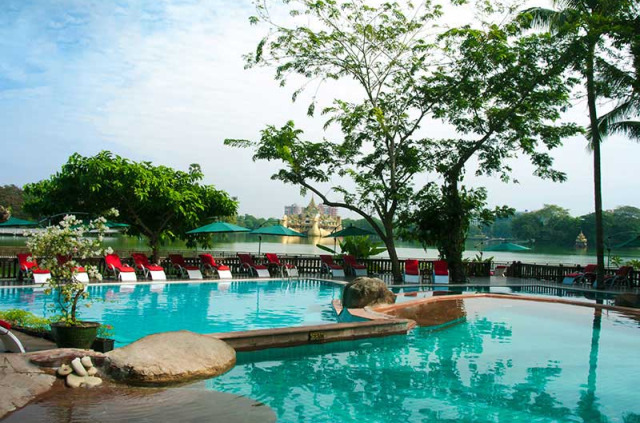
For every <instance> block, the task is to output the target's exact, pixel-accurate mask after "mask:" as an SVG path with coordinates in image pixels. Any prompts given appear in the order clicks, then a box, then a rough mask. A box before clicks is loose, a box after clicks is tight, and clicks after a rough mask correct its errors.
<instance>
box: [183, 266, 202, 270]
mask: <svg viewBox="0 0 640 423" xmlns="http://www.w3.org/2000/svg"><path fill="white" fill-rule="evenodd" d="M182 267H184V268H185V269H186V270H200V268H199V267H198V266H182Z"/></svg>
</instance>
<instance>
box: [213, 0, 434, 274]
mask: <svg viewBox="0 0 640 423" xmlns="http://www.w3.org/2000/svg"><path fill="white" fill-rule="evenodd" d="M283 3H284V4H285V5H286V7H287V9H288V10H289V12H290V14H291V15H292V16H293V17H294V19H293V22H294V24H293V25H292V26H291V27H287V26H285V25H282V24H280V23H277V22H274V21H273V20H272V15H271V14H270V11H269V10H268V8H267V7H266V5H265V3H264V2H260V1H258V2H256V7H257V12H258V14H257V16H256V17H254V18H253V19H252V22H253V23H264V24H266V25H267V26H268V27H269V29H270V30H269V33H268V35H267V36H266V37H265V38H264V39H263V40H261V41H260V42H259V43H258V46H257V48H256V51H255V53H253V54H250V55H247V56H246V60H247V66H249V67H253V66H266V67H271V68H274V70H275V78H276V80H278V81H280V83H281V85H285V84H286V83H287V82H288V81H290V80H291V79H292V78H293V77H302V78H303V80H304V82H303V85H302V86H301V87H299V88H298V89H296V90H295V91H294V93H293V100H294V101H295V100H296V99H298V97H299V95H300V94H301V93H302V91H304V89H305V88H309V87H310V86H311V87H313V86H315V89H316V90H318V89H320V87H322V86H323V84H325V83H327V82H331V81H335V80H344V81H348V82H350V83H352V85H353V86H354V87H356V88H357V90H358V94H355V97H354V98H335V99H334V101H333V102H332V104H330V105H329V106H328V107H325V108H323V110H322V114H323V116H325V118H326V121H325V125H326V126H329V125H338V126H339V128H340V129H341V132H342V135H343V138H342V139H341V140H333V141H327V140H324V141H319V142H312V141H308V140H305V139H304V137H303V132H302V131H301V130H300V129H298V128H296V127H295V125H294V123H293V122H287V123H286V124H285V125H283V126H275V125H270V126H268V127H267V128H266V129H265V130H263V131H262V134H261V138H260V140H259V141H248V140H237V139H229V140H226V141H225V143H226V144H227V145H233V146H239V147H252V148H254V149H255V152H256V153H255V155H254V160H269V161H271V160H273V161H279V162H281V163H282V164H283V167H282V169H281V170H280V171H278V172H277V173H276V174H275V175H273V178H274V179H278V180H281V181H283V182H285V183H291V184H294V185H298V186H300V187H301V189H302V190H303V191H306V190H310V191H312V192H314V193H315V194H316V195H318V196H319V197H320V198H321V199H322V202H323V203H324V204H326V205H330V206H335V207H342V208H345V209H348V210H351V211H353V212H355V213H357V214H359V215H360V216H362V217H363V218H364V219H366V220H367V222H368V223H369V224H370V225H371V226H372V227H373V228H374V230H375V231H376V232H377V234H378V235H379V236H380V238H381V239H382V240H383V242H384V243H385V245H386V246H387V248H388V250H389V254H390V257H391V258H392V261H394V263H395V264H394V269H395V273H397V275H396V276H398V277H400V267H399V265H398V263H397V257H396V253H395V247H394V236H393V231H394V220H395V218H396V216H397V212H398V211H399V209H401V208H403V207H406V205H407V204H408V203H409V202H410V200H411V198H412V195H413V192H414V187H413V180H412V179H413V176H414V175H415V174H417V173H420V172H422V171H425V170H426V169H427V164H426V162H425V150H424V148H423V143H424V140H423V139H422V138H421V137H420V136H418V135H417V130H418V129H419V128H420V126H421V124H422V123H423V120H424V119H425V117H426V116H427V115H428V114H429V112H430V110H431V108H432V107H433V104H434V102H435V101H436V99H434V98H432V97H431V96H430V94H429V92H428V91H427V90H425V89H424V87H425V86H428V85H429V84H428V82H429V78H431V70H430V69H431V67H432V62H433V60H434V57H433V56H432V54H431V50H432V47H433V46H432V44H431V42H433V41H434V38H433V36H432V34H429V30H430V29H431V27H432V23H433V22H435V21H436V20H437V18H439V17H440V16H441V11H440V7H439V6H434V5H433V4H431V2H421V3H420V4H419V5H417V6H414V5H413V4H411V3H408V2H407V3H403V4H400V3H398V2H384V3H380V4H377V5H375V6H373V5H371V4H369V3H370V2H367V1H365V0H352V1H344V0H342V1H312V0H297V1H283ZM297 80H298V81H299V78H298V79H297ZM315 109H316V100H315V97H313V98H312V100H311V104H310V106H309V108H308V112H309V114H310V115H313V114H315ZM337 177H343V178H346V179H347V180H348V181H349V182H348V183H345V184H344V185H335V186H333V187H332V189H331V192H330V193H327V191H326V189H324V188H320V187H321V185H322V184H323V183H328V182H330V181H331V182H333V181H335V180H336V179H337ZM350 185H353V186H355V188H348V187H349V186H350ZM376 217H377V218H379V219H380V220H379V221H378V220H376Z"/></svg>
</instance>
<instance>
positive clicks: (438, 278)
mask: <svg viewBox="0 0 640 423" xmlns="http://www.w3.org/2000/svg"><path fill="white" fill-rule="evenodd" d="M131 258H132V259H133V262H134V266H133V267H132V266H129V265H128V264H125V263H122V261H121V260H120V257H119V256H118V255H117V254H109V255H107V256H106V257H105V264H106V269H107V271H109V272H111V273H112V274H113V276H114V277H115V278H116V279H117V280H120V281H123V282H132V281H136V280H137V275H141V276H142V277H144V278H146V279H151V280H166V279H167V276H166V274H165V271H164V268H163V267H162V266H159V265H157V264H152V263H150V262H149V258H148V257H147V255H146V254H143V253H133V254H131ZM199 258H200V266H194V265H189V264H187V263H186V261H185V259H184V257H183V256H182V255H181V254H169V260H170V261H171V265H172V267H173V268H174V269H175V270H176V271H177V272H178V273H179V274H180V275H181V277H183V278H185V279H203V273H205V274H206V273H209V274H214V275H217V276H218V278H220V279H230V278H232V277H233V275H232V274H231V269H230V268H229V267H228V266H226V265H224V264H221V263H217V262H216V261H215V259H214V258H213V256H212V255H211V254H200V255H199ZM238 258H239V259H240V263H241V266H242V268H243V269H245V270H246V271H248V272H249V273H250V274H251V275H252V276H256V277H260V278H261V277H269V276H270V275H271V274H279V275H281V276H288V277H297V276H299V273H298V269H297V267H296V266H294V265H293V264H291V263H282V262H281V261H280V259H279V257H278V255H277V254H271V253H267V254H265V258H266V260H267V263H266V264H267V265H266V266H265V265H262V264H257V263H255V262H254V260H253V258H252V257H251V255H250V254H241V253H238ZM70 259H71V258H70V257H62V256H59V257H58V261H59V262H60V263H65V262H67V261H69V260H70ZM320 260H321V263H322V266H321V271H322V273H327V274H329V275H331V276H332V277H344V276H345V270H346V272H347V274H350V275H353V276H366V275H367V274H368V270H367V266H365V265H364V264H362V263H358V262H357V261H356V258H355V257H354V256H352V255H349V254H345V255H344V256H343V262H344V267H343V266H341V265H339V264H337V263H335V262H334V260H333V257H332V256H330V255H320ZM18 262H19V265H20V272H21V273H22V276H23V277H27V275H28V274H29V273H30V274H32V275H33V278H34V282H35V283H46V281H47V280H48V279H49V278H50V277H51V273H50V272H49V270H46V269H40V268H39V267H38V263H37V262H36V260H34V259H33V258H31V254H18ZM418 265H419V262H418V260H406V261H405V275H404V281H405V283H420V282H421V280H422V275H421V273H420V270H419V268H418ZM75 270H76V278H77V279H78V280H79V281H81V282H83V283H89V276H88V275H87V272H86V270H85V269H84V268H83V267H76V269H75ZM448 275H449V272H448V269H447V263H446V262H445V261H436V262H434V273H433V277H434V282H435V283H447V282H448V278H449V276H448Z"/></svg>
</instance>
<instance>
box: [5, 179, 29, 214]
mask: <svg viewBox="0 0 640 423" xmlns="http://www.w3.org/2000/svg"><path fill="white" fill-rule="evenodd" d="M23 203H24V199H23V192H22V188H20V187H19V186H17V185H2V186H0V204H2V205H3V206H5V207H7V208H9V210H11V215H12V216H14V217H19V218H24V217H26V216H25V214H24V213H23V212H22V204H23Z"/></svg>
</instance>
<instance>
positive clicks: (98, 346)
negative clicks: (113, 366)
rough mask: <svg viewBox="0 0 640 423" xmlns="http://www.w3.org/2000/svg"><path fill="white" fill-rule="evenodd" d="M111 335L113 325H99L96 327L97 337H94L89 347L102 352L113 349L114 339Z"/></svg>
mask: <svg viewBox="0 0 640 423" xmlns="http://www.w3.org/2000/svg"><path fill="white" fill-rule="evenodd" d="M112 336H113V326H111V325H100V327H99V328H98V337H97V338H96V339H95V341H93V345H91V349H92V350H94V351H98V352H102V353H105V352H109V351H111V350H113V346H114V343H115V340H114V339H113V338H112Z"/></svg>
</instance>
